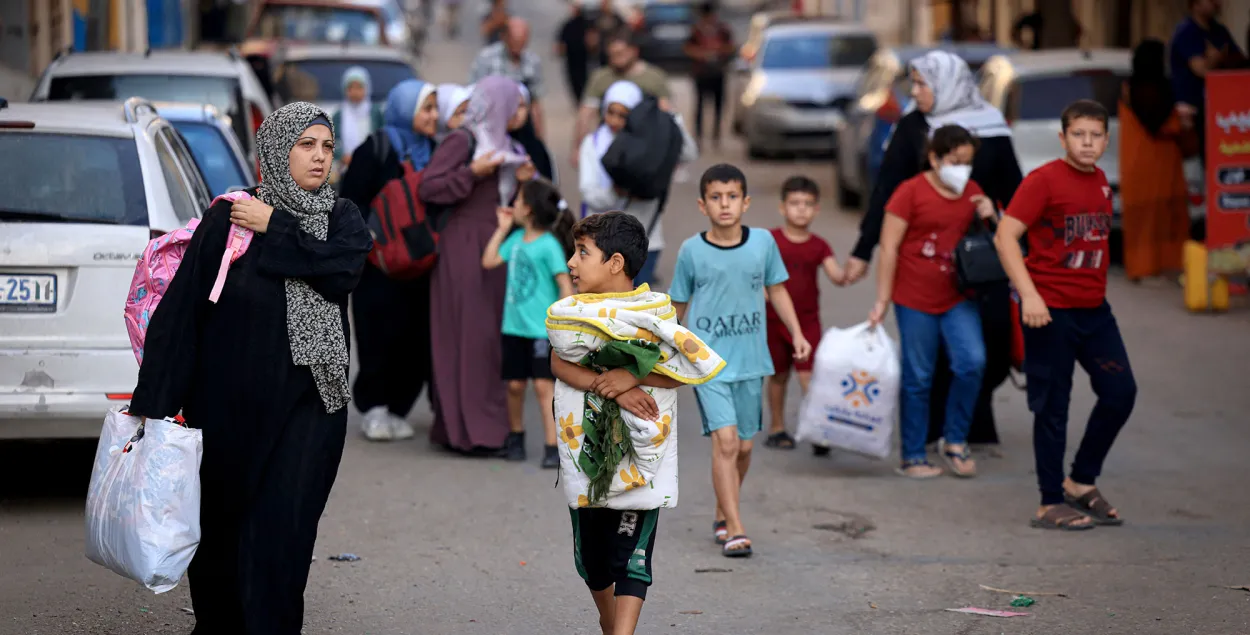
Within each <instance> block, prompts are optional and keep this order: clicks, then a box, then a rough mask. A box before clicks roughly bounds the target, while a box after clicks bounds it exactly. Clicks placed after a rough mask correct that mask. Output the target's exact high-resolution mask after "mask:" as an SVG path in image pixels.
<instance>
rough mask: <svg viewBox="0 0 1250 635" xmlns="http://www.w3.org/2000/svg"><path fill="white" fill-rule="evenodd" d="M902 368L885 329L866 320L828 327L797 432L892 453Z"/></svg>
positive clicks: (872, 451)
mask: <svg viewBox="0 0 1250 635" xmlns="http://www.w3.org/2000/svg"><path fill="white" fill-rule="evenodd" d="M899 372H900V371H899V361H898V354H897V352H896V351H895V348H894V341H893V340H891V339H890V336H889V335H887V334H886V332H885V329H884V328H883V327H880V326H878V327H875V328H874V327H870V326H869V325H868V323H867V322H864V323H862V324H858V325H856V326H852V327H851V328H848V329H837V328H833V329H829V330H828V331H826V332H825V334H824V336H823V337H822V338H821V340H820V347H819V348H818V349H817V350H816V360H815V363H814V364H813V368H812V383H811V388H810V390H808V393H807V397H806V398H805V399H804V400H803V405H802V408H801V409H800V411H799V429H798V433H797V434H796V435H795V436H796V437H797V438H798V440H800V441H813V442H817V443H821V444H825V445H829V446H832V447H835V448H841V449H843V450H849V451H851V452H857V453H859V454H866V455H868V456H872V457H876V458H879V459H883V458H885V457H887V456H889V455H890V449H891V444H890V439H891V437H892V436H893V433H894V413H895V411H896V409H897V408H898V391H899Z"/></svg>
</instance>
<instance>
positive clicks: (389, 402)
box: [342, 79, 439, 441]
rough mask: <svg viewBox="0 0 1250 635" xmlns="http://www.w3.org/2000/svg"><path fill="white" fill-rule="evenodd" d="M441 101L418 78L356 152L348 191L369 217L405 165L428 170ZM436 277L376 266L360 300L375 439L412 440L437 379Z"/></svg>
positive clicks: (360, 376) (365, 397)
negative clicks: (416, 415)
mask: <svg viewBox="0 0 1250 635" xmlns="http://www.w3.org/2000/svg"><path fill="white" fill-rule="evenodd" d="M438 116H439V112H438V95H437V93H436V91H435V90H434V85H433V84H430V83H427V82H423V81H421V80H418V79H408V80H404V81H402V82H400V83H398V84H396V85H395V87H394V88H392V89H391V92H390V94H389V95H387V97H386V125H384V126H383V127H382V128H381V129H380V130H378V131H377V132H376V133H375V134H374V135H373V136H371V137H369V139H368V140H366V141H365V142H364V143H363V144H362V145H361V146H360V149H359V150H357V151H356V159H355V160H354V161H353V162H352V164H351V166H350V167H349V168H348V170H347V174H346V175H345V176H344V177H343V183H342V193H343V196H344V197H346V198H349V199H351V200H352V201H354V202H355V203H356V205H357V206H358V207H360V209H361V211H362V213H363V214H364V216H365V217H368V215H369V214H370V209H369V207H370V205H371V204H372V202H373V200H374V199H375V198H377V196H378V193H379V192H381V191H382V188H383V187H385V186H386V184H387V183H389V182H390V181H392V180H394V179H397V178H400V177H401V176H403V175H404V167H403V165H401V162H404V163H409V164H410V165H411V166H412V168H413V169H415V170H421V169H424V168H425V167H426V164H427V163H429V161H430V156H431V154H432V153H433V150H434V141H433V137H434V135H435V134H436V133H437V131H438ZM429 302H430V282H429V278H428V277H426V278H420V279H417V280H393V279H391V278H390V277H388V276H387V275H386V274H385V273H383V272H382V271H381V270H380V269H378V268H377V267H375V266H373V265H371V264H369V265H366V266H365V272H364V275H363V277H362V278H361V280H360V286H359V287H357V289H356V293H355V294H354V295H353V298H352V318H353V322H355V325H356V355H357V358H358V359H359V360H360V372H358V373H357V374H356V380H355V383H354V384H353V386H352V390H353V394H354V396H355V398H356V408H357V409H359V410H360V412H361V413H363V414H364V420H363V422H362V424H361V430H362V432H363V433H364V435H365V438H367V439H369V440H371V441H390V440H395V439H407V438H410V437H412V435H413V430H412V425H411V424H409V423H408V420H407V417H408V413H409V411H411V410H412V404H413V403H415V402H416V400H417V397H418V396H419V395H420V394H421V389H422V388H423V387H425V385H426V382H427V380H428V379H429V376H430V370H429V369H430V331H429Z"/></svg>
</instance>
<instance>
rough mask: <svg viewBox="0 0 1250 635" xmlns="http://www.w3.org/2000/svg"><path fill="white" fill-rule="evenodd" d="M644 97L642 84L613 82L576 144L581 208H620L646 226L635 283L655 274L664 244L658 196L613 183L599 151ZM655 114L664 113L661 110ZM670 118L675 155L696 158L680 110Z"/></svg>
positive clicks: (651, 279)
mask: <svg viewBox="0 0 1250 635" xmlns="http://www.w3.org/2000/svg"><path fill="white" fill-rule="evenodd" d="M644 99H645V98H644V96H643V93H642V89H641V88H640V87H639V86H638V85H637V84H635V83H633V82H631V81H627V80H620V81H617V82H615V83H613V84H612V85H611V86H610V87H608V90H607V91H606V92H605V93H604V96H603V109H602V117H603V123H602V124H600V125H599V127H598V128H597V129H595V131H594V132H592V133H591V134H588V135H586V138H585V139H583V140H582V146H581V148H580V149H579V154H580V155H581V156H582V157H585V158H586V160H587V163H585V164H583V165H582V169H581V170H580V172H579V174H578V186H579V189H580V190H581V193H582V201H583V202H584V203H585V206H586V210H585V211H586V214H598V213H600V212H607V211H613V210H620V211H624V212H626V213H627V214H629V215H631V216H633V217H634V218H637V219H638V221H639V222H641V223H642V226H643V227H646V228H647V238H648V240H649V242H650V245H648V247H647V260H646V262H645V263H643V265H642V268H641V269H639V270H638V275H637V276H635V277H634V284H635V285H641V284H643V283H648V284H649V283H652V282H654V279H655V266H656V263H658V262H659V260H660V254H661V253H662V251H663V249H664V227H663V225H662V224H661V222H660V202H661V198H662V197H656V196H645V195H643V196H640V195H638V194H637V193H631V192H630V191H628V189H626V188H625V187H623V186H622V185H621V184H619V183H616V182H615V181H614V180H613V179H612V177H611V176H610V175H609V174H608V170H607V169H606V168H605V167H604V156H605V155H606V154H607V153H608V150H609V149H610V148H611V147H612V144H613V143H614V142H615V141H616V139H617V136H618V135H620V134H621V133H622V132H624V131H626V126H627V123H628V119H629V116H630V113H631V112H632V111H633V110H634V109H635V108H637V107H638V106H639V105H641V104H642V103H643V101H644ZM657 114H658V115H660V116H668V115H667V114H665V113H662V112H659V113H657ZM672 120H673V121H674V122H675V123H676V129H677V134H679V135H680V136H681V155H680V156H679V159H678V160H679V161H680V162H682V163H690V162H692V161H694V160H696V159H698V158H699V149H698V146H697V145H696V144H695V141H694V139H693V138H691V137H690V134H689V133H688V132H686V127H685V125H683V124H682V121H681V115H674V116H672ZM654 129H655V128H652V130H654ZM664 152H665V149H664V148H657V149H654V150H651V149H648V152H647V153H646V154H647V155H648V156H651V157H660V156H662V155H663V154H664ZM671 179H672V174H671V173H669V174H668V175H667V179H665V178H664V177H663V176H661V179H660V180H661V181H663V182H665V183H667V182H668V180H671Z"/></svg>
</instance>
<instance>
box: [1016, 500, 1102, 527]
mask: <svg viewBox="0 0 1250 635" xmlns="http://www.w3.org/2000/svg"><path fill="white" fill-rule="evenodd" d="M1082 518H1089V517H1088V516H1086V515H1085V514H1082V513H1081V512H1080V511H1078V510H1077V509H1076V508H1074V507H1071V506H1068V505H1055V506H1054V507H1051V508H1050V509H1048V510H1046V513H1045V514H1042V517H1041V518H1038V517H1036V516H1034V517H1033V518H1031V519H1029V526H1030V527H1033V528H1035V529H1058V530H1060V531H1085V530H1086V529H1093V528H1094V527H1095V524H1094V523H1092V522H1089V523H1081V524H1079V525H1078V524H1076V523H1077V522H1078V521H1080V520H1081V519H1082Z"/></svg>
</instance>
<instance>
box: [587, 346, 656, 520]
mask: <svg viewBox="0 0 1250 635" xmlns="http://www.w3.org/2000/svg"><path fill="white" fill-rule="evenodd" d="M659 361H660V347H659V346H658V345H656V344H655V343H653V342H648V341H646V340H628V341H623V342H622V341H612V342H608V343H607V344H604V345H603V346H602V347H601V348H600V349H599V350H597V351H594V352H592V353H590V354H589V355H587V356H586V357H585V358H583V359H582V361H581V365H582V366H585V367H587V368H591V369H594V370H596V371H598V372H600V373H603V372H606V371H609V370H613V369H616V368H624V369H625V370H627V371H629V372H630V374H632V375H633V376H634V377H637V378H638V379H642V378H643V377H646V376H647V375H648V374H650V373H651V369H653V368H655V365H656V364H657V363H659ZM582 431H583V432H584V433H585V437H584V438H583V440H582V451H581V453H579V454H578V456H577V464H578V467H579V468H580V469H581V471H582V472H583V473H584V474H585V475H586V478H587V479H589V481H590V487H589V489H588V491H587V492H586V498H588V499H590V504H591V505H597V504H599V503H601V502H603V499H605V498H607V496H608V490H609V489H610V488H611V487H612V479H613V478H615V476H616V467H617V466H618V465H620V464H621V462H622V461H624V460H625V459H626V458H629V459H637V458H638V454H637V452H636V451H635V450H634V444H633V441H631V440H630V438H629V430H628V429H627V428H626V426H625V419H624V417H622V416H621V407H620V406H619V405H617V403H616V400H614V399H604V398H603V397H600V396H599V395H596V394H595V393H593V392H590V391H586V399H585V402H584V410H583V417H582Z"/></svg>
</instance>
